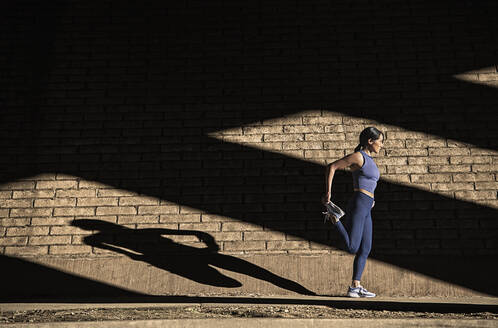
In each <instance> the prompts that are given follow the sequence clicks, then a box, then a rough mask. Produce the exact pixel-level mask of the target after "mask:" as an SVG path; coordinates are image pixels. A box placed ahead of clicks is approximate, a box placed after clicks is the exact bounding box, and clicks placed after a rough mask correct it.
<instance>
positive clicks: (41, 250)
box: [5, 246, 48, 256]
mask: <svg viewBox="0 0 498 328" xmlns="http://www.w3.org/2000/svg"><path fill="white" fill-rule="evenodd" d="M47 253H48V246H20V247H15V246H11V247H5V255H16V256H34V255H46V254H47Z"/></svg>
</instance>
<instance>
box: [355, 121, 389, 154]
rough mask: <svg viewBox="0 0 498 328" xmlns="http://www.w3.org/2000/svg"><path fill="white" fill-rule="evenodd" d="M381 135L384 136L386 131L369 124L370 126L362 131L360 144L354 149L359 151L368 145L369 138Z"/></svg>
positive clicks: (376, 137) (374, 138)
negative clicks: (383, 131)
mask: <svg viewBox="0 0 498 328" xmlns="http://www.w3.org/2000/svg"><path fill="white" fill-rule="evenodd" d="M381 135H382V136H384V133H382V132H381V131H379V130H378V129H377V128H374V127H373V126H369V127H368V128H365V129H363V131H361V133H360V144H359V145H358V146H356V148H355V149H354V151H355V152H357V151H358V150H360V149H362V148H363V147H366V146H367V145H368V139H372V140H377V139H379V138H380V136H381Z"/></svg>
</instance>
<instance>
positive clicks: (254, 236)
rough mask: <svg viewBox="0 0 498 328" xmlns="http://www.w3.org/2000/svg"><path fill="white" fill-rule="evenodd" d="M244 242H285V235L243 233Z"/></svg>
mask: <svg viewBox="0 0 498 328" xmlns="http://www.w3.org/2000/svg"><path fill="white" fill-rule="evenodd" d="M244 240H285V234H284V233H282V232H277V231H245V232H244Z"/></svg>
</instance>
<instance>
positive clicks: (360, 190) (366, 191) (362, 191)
mask: <svg viewBox="0 0 498 328" xmlns="http://www.w3.org/2000/svg"><path fill="white" fill-rule="evenodd" d="M354 191H359V192H361V193H364V194H365V195H367V196H370V197H372V198H375V197H374V194H372V193H371V192H370V191H368V190H365V189H361V188H354Z"/></svg>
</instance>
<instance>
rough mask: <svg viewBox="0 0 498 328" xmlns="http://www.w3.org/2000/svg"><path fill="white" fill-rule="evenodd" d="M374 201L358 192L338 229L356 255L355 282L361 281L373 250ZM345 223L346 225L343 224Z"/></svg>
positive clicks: (337, 225) (347, 246) (351, 251)
mask: <svg viewBox="0 0 498 328" xmlns="http://www.w3.org/2000/svg"><path fill="white" fill-rule="evenodd" d="M373 201H374V199H373V198H372V197H370V196H367V195H365V194H364V193H362V192H359V191H356V192H355V193H354V194H353V197H352V198H351V199H350V201H349V203H348V207H347V210H346V215H345V216H344V219H342V220H341V221H339V222H337V224H336V227H337V230H339V233H340V234H341V236H342V237H343V238H344V243H345V244H346V250H347V251H348V252H349V253H351V254H356V256H355V258H354V263H353V280H361V275H362V273H363V269H364V268H365V262H366V261H367V257H368V254H370V250H371V249H372V216H371V214H370V210H371V209H372V204H373ZM342 222H344V223H342Z"/></svg>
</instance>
